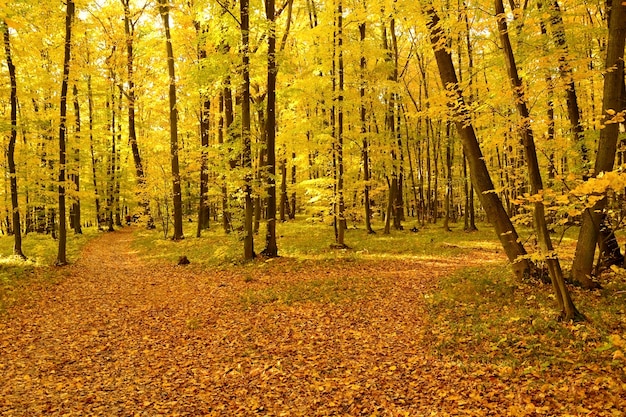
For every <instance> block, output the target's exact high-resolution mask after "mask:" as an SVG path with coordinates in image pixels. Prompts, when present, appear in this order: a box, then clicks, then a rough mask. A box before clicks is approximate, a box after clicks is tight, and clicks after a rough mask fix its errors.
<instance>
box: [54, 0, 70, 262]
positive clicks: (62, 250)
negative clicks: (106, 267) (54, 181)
mask: <svg viewBox="0 0 626 417" xmlns="http://www.w3.org/2000/svg"><path fill="white" fill-rule="evenodd" d="M74 7H75V6H74V0H67V7H66V13H65V46H64V56H63V80H62V82H61V102H60V105H59V113H60V121H59V246H58V253H57V259H56V261H55V265H57V266H64V265H67V229H66V226H67V222H66V218H65V215H66V214H65V164H66V160H65V159H66V152H65V136H66V131H67V125H66V123H67V89H68V83H69V77H70V62H71V59H72V55H71V53H72V24H73V21H74Z"/></svg>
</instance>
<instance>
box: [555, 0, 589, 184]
mask: <svg viewBox="0 0 626 417" xmlns="http://www.w3.org/2000/svg"><path fill="white" fill-rule="evenodd" d="M550 13H551V17H550V25H551V27H552V34H553V37H554V43H555V44H556V46H557V47H559V48H560V49H561V54H560V56H559V73H560V74H561V78H562V79H563V80H564V81H565V83H566V86H567V88H566V89H565V92H566V94H567V100H566V104H567V115H568V117H569V120H570V124H571V125H572V135H573V137H574V143H575V144H576V146H577V148H578V151H579V152H580V157H581V159H582V163H583V173H584V175H585V176H586V175H588V173H589V172H588V171H589V168H590V167H589V155H588V153H589V152H588V150H587V146H586V145H585V143H584V139H585V137H584V130H583V125H582V123H581V120H580V119H581V111H580V106H579V105H578V95H577V94H576V84H575V83H574V79H573V78H572V69H571V68H572V67H571V65H570V63H569V62H568V58H567V56H568V55H569V51H568V47H567V39H566V38H565V27H564V24H563V18H562V17H561V8H560V6H559V2H558V0H551V2H550Z"/></svg>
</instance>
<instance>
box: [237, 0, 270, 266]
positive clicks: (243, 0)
mask: <svg viewBox="0 0 626 417" xmlns="http://www.w3.org/2000/svg"><path fill="white" fill-rule="evenodd" d="M239 6H240V13H241V54H242V65H241V76H242V80H243V83H242V86H241V87H242V94H241V139H242V144H243V150H242V160H243V168H244V170H246V173H245V176H244V181H245V185H244V190H243V191H244V202H245V213H244V224H243V233H244V236H243V257H244V259H245V260H252V259H254V257H255V254H254V229H253V224H252V223H253V220H254V205H253V202H252V184H251V183H252V173H251V172H252V150H251V143H250V14H249V13H250V11H249V0H240V3H239ZM268 142H269V140H268Z"/></svg>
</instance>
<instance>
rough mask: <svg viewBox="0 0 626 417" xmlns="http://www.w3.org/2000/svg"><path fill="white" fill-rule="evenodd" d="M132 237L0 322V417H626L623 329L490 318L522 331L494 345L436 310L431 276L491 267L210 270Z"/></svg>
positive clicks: (441, 306) (504, 314)
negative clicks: (172, 258) (144, 250)
mask: <svg viewBox="0 0 626 417" xmlns="http://www.w3.org/2000/svg"><path fill="white" fill-rule="evenodd" d="M133 239H134V234H133V229H131V228H125V229H123V230H121V231H118V232H115V233H107V234H102V235H101V236H99V237H97V238H95V239H93V240H92V241H91V242H89V243H88V244H87V245H86V246H85V248H84V249H83V251H82V254H81V256H80V258H79V260H77V261H76V262H75V263H74V264H72V265H70V266H68V267H64V268H52V267H51V268H45V269H43V270H41V271H39V272H38V274H43V275H45V279H36V280H33V282H32V284H31V285H30V287H29V290H28V292H24V294H23V295H22V296H21V298H20V299H19V300H18V301H16V302H15V303H13V304H12V305H11V306H9V307H8V308H7V310H6V311H5V312H4V313H3V314H2V316H0V414H1V415H3V416H35V415H64V416H72V415H76V416H84V415H103V416H126V415H137V416H157V415H165V416H175V415H180V416H187V415H188V416H198V415H209V416H213V415H214V416H234V415H242V416H255V415H266V416H330V415H336V416H405V415H406V416H422V415H438V416H446V415H474V416H476V415H494V416H497V415H592V416H600V415H612V416H623V415H626V362H625V361H623V355H622V356H621V357H620V354H621V353H622V350H620V349H619V348H620V346H621V343H622V342H623V340H622V339H620V338H619V334H620V332H621V331H623V329H624V328H623V327H620V326H622V325H623V323H622V324H620V325H619V326H617V328H616V329H615V332H617V334H618V336H612V339H610V340H611V344H609V345H607V343H606V339H605V338H603V337H602V336H599V335H598V334H596V333H597V332H594V330H593V328H591V327H592V326H587V325H585V324H566V323H557V322H556V321H555V320H553V317H552V318H550V319H545V320H544V319H541V317H539V316H541V314H542V313H533V314H536V318H533V316H529V317H530V318H529V317H511V313H509V312H508V310H507V307H506V306H504V305H503V306H502V309H501V311H495V312H491V313H492V314H494V315H495V316H499V317H500V318H501V319H502V321H501V322H500V325H502V326H505V327H504V328H505V329H506V328H515V329H518V330H519V331H518V332H517V333H515V332H514V333H511V334H506V335H502V334H500V335H496V336H493V335H492V337H491V338H489V337H486V336H485V334H487V333H480V332H479V331H478V330H476V329H478V327H471V326H469V325H468V327H464V324H463V323H466V324H467V323H468V322H467V318H468V317H470V316H472V317H471V318H472V319H475V320H481V322H482V324H481V326H482V327H481V329H484V328H485V327H486V328H487V329H485V330H484V331H488V330H489V329H488V327H489V326H490V324H489V322H485V321H486V320H487V318H488V317H487V316H485V315H488V314H489V312H488V311H485V310H484V309H481V306H480V305H469V304H468V303H469V301H468V300H469V299H470V298H463V297H461V298H457V299H451V298H448V299H443V298H438V295H437V293H438V291H439V290H438V285H439V282H440V278H442V277H446V276H451V275H453V274H455V273H457V272H458V271H459V269H460V268H461V267H468V266H471V265H480V264H483V265H484V263H485V262H502V255H501V254H496V253H495V252H490V251H476V252H473V253H471V254H469V256H464V257H463V258H462V259H461V258H460V257H456V258H450V257H448V258H440V259H438V258H425V259H411V258H407V259H401V258H397V259H392V260H389V259H378V260H377V259H370V260H367V261H358V262H355V261H353V260H352V261H351V260H350V259H345V260H342V261H337V262H316V261H312V260H304V261H296V260H294V259H290V258H278V259H275V260H266V261H264V260H259V261H255V266H254V267H253V268H252V267H246V266H232V267H228V268H214V269H207V268H200V267H198V266H197V265H194V264H191V265H189V266H186V267H183V266H175V265H172V264H171V263H165V262H154V261H149V260H146V258H144V257H141V256H140V254H138V253H137V250H136V249H135V248H134V247H133V245H132V243H133ZM461 281H462V280H461ZM461 281H459V282H461ZM502 288H504V289H502ZM524 288H525V287H523V286H518V287H515V288H511V287H496V286H492V287H490V286H486V287H484V288H483V290H484V291H483V292H486V293H488V297H489V298H490V299H496V300H497V299H500V300H499V302H501V303H502V300H506V299H507V297H508V296H509V295H510V294H508V291H509V290H510V291H511V292H515V293H516V294H518V295H519V296H520V297H521V299H523V300H526V299H528V300H532V297H533V296H531V295H528V294H529V293H526V292H525V291H526V290H527V289H524ZM528 291H531V290H528ZM491 292H493V294H491ZM524 302H526V301H524ZM528 302H530V301H528ZM486 303H487V302H486ZM468 305H469V307H468ZM549 307H553V306H549ZM548 310H549V309H548ZM473 312H476V317H473V315H474V314H473ZM546 314H548V315H549V314H554V312H553V311H552V312H550V313H546ZM536 322H537V323H538V322H541V323H548V324H546V325H545V327H543V328H541V329H539V328H538V326H539V325H538V324H537V323H536ZM472 326H475V325H474V324H473V325H472ZM494 326H497V325H496V324H494ZM481 331H482V330H481ZM546 332H547V333H548V335H546ZM563 334H564V335H565V336H563ZM555 335H556V336H555ZM559 335H560V336H559ZM557 336H558V337H557Z"/></svg>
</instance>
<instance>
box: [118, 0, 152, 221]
mask: <svg viewBox="0 0 626 417" xmlns="http://www.w3.org/2000/svg"><path fill="white" fill-rule="evenodd" d="M121 2H122V6H123V7H124V33H125V35H126V72H127V78H128V79H127V83H128V88H127V90H126V98H127V100H128V142H129V143H130V148H131V151H132V154H133V163H134V165H135V175H136V177H137V187H138V190H137V193H136V194H137V196H138V197H139V205H140V207H141V209H142V211H143V216H144V217H146V226H147V227H148V229H153V228H154V219H153V218H152V214H151V213H150V201H149V200H148V196H147V195H146V191H147V190H146V178H145V173H144V168H143V162H142V159H141V154H140V153H139V145H138V144H137V130H136V128H135V102H136V100H137V94H136V92H135V75H134V74H135V72H134V71H135V68H134V59H135V54H134V40H135V22H133V21H132V20H131V17H130V6H129V3H130V0H121Z"/></svg>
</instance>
